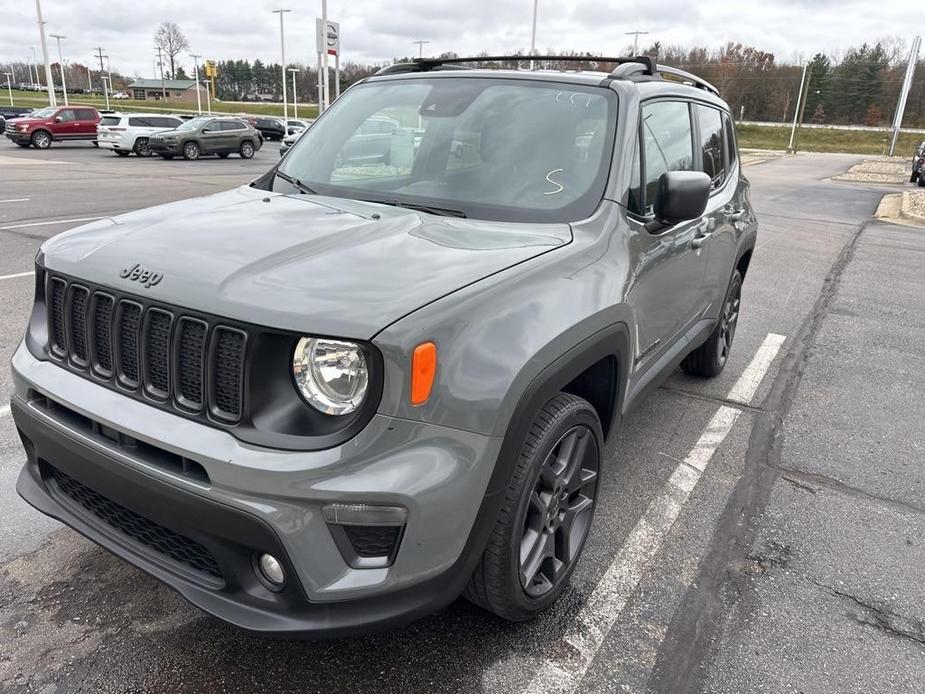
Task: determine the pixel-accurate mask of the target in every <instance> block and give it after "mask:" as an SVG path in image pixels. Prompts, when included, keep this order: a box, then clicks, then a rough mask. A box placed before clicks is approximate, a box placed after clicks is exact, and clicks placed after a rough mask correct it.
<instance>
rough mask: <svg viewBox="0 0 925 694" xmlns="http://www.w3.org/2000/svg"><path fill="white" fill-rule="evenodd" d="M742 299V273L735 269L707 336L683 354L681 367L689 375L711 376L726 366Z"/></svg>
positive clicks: (717, 373)
mask: <svg viewBox="0 0 925 694" xmlns="http://www.w3.org/2000/svg"><path fill="white" fill-rule="evenodd" d="M741 303H742V274H741V273H740V272H739V271H738V270H736V271H735V272H734V273H733V275H732V281H731V282H730V283H729V289H728V290H726V299H725V301H723V308H722V312H721V313H720V316H719V321H718V322H717V324H716V327H715V328H714V329H713V332H712V333H710V337H708V338H707V341H706V342H704V343H703V344H702V345H700V347H698V348H697V349H695V350H694V351H693V352H691V353H690V354H688V355H687V356H686V357H684V361H682V362H681V368H682V369H684V370H685V371H686V372H687V373H689V374H691V375H692V376H703V377H704V378H711V377H713V376H717V375H719V372H720V371H722V370H723V367H724V366H726V360H727V359H728V358H729V352H730V350H731V349H732V339H733V338H734V337H735V334H736V326H737V325H738V323H739V307H740V305H741Z"/></svg>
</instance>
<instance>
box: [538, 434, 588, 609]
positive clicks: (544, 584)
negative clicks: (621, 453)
mask: <svg viewBox="0 0 925 694" xmlns="http://www.w3.org/2000/svg"><path fill="white" fill-rule="evenodd" d="M599 469H600V451H599V450H598V446H597V442H596V441H595V438H594V435H593V434H592V432H591V429H590V428H589V427H587V426H586V425H584V424H580V425H578V426H574V427H572V428H571V429H569V430H568V431H567V432H566V433H565V434H564V435H563V436H562V438H560V439H559V441H558V442H557V443H556V445H555V446H553V447H552V450H551V451H550V452H549V455H548V456H547V457H546V460H544V461H543V467H542V468H541V470H540V475H539V479H538V480H537V482H536V486H535V487H534V489H533V491H532V492H531V493H530V498H529V501H528V505H527V513H526V517H525V519H524V527H523V534H522V536H521V541H520V584H521V586H522V587H523V589H524V591H525V592H526V593H527V595H529V596H531V597H534V598H537V597H540V596H542V595H545V594H546V593H548V592H549V591H550V590H552V589H553V588H554V587H555V585H556V584H557V583H558V582H559V581H560V580H561V578H562V577H563V576H564V575H565V574H566V573H567V572H568V568H569V567H570V566H571V565H572V563H573V562H574V561H575V559H576V558H577V557H578V553H579V552H580V551H581V547H582V545H583V544H584V541H585V538H586V537H587V534H588V530H589V529H590V527H591V517H592V511H593V507H594V500H595V498H596V496H597V478H598V474H599Z"/></svg>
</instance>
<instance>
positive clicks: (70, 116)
mask: <svg viewBox="0 0 925 694" xmlns="http://www.w3.org/2000/svg"><path fill="white" fill-rule="evenodd" d="M57 118H60V119H61V121H62V122H65V123H66V122H68V121H72V120H74V119H75V116H74V112H73V111H72V110H71V109H69V108H66V109H64V110H63V111H58V115H57Z"/></svg>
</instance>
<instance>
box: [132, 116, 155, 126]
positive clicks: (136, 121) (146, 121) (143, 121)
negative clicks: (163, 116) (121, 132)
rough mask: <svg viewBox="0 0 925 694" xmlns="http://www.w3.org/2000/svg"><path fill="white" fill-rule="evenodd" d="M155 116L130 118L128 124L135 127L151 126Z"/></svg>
mask: <svg viewBox="0 0 925 694" xmlns="http://www.w3.org/2000/svg"><path fill="white" fill-rule="evenodd" d="M152 120H154V119H153V118H129V119H128V124H129V126H131V127H133V128H150V127H151V125H152V124H151V121H152Z"/></svg>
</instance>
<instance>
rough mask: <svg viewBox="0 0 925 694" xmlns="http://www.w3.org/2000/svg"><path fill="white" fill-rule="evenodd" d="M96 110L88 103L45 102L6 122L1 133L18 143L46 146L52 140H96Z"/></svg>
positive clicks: (98, 115) (97, 119)
mask: <svg viewBox="0 0 925 694" xmlns="http://www.w3.org/2000/svg"><path fill="white" fill-rule="evenodd" d="M99 122H100V114H99V112H98V111H97V110H96V109H95V108H91V107H89V106H48V107H47V108H43V109H39V110H38V111H33V112H32V113H30V114H29V115H28V116H25V117H23V118H14V119H12V120H8V121H7V122H6V130H5V132H4V134H5V135H6V136H7V137H8V138H9V139H11V140H12V141H13V142H15V143H16V144H17V145H19V146H20V147H28V146H30V145H32V146H33V147H35V148H36V149H48V148H49V147H51V143H52V142H70V141H71V140H91V141H93V142H94V144H95V143H96V126H97V124H98V123H99Z"/></svg>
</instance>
